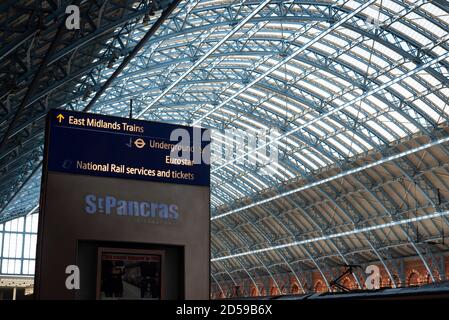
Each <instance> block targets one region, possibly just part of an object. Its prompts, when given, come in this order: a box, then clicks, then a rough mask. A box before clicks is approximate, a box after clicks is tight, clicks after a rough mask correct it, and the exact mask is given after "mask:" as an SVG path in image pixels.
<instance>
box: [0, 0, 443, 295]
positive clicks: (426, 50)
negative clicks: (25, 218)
mask: <svg viewBox="0 0 449 320" xmlns="http://www.w3.org/2000/svg"><path fill="white" fill-rule="evenodd" d="M48 3H51V1H50V2H48ZM89 3H90V2H89ZM9 5H11V6H12V5H13V4H9ZM85 5H86V7H85V8H84V11H83V12H85V16H86V19H87V21H88V22H86V24H88V25H90V26H91V29H89V28H88V27H86V28H87V31H86V32H87V35H83V36H81V35H80V36H76V35H74V34H71V36H72V37H73V39H71V38H66V39H65V40H64V41H65V44H61V48H60V50H56V53H55V54H54V55H53V56H52V59H50V62H51V63H50V64H51V66H50V67H51V68H54V71H48V72H47V73H46V78H45V79H44V80H41V86H40V89H39V90H36V93H35V94H34V96H33V97H32V98H30V99H29V102H28V103H27V105H25V106H23V108H22V109H21V110H18V108H19V107H18V106H20V103H21V98H23V94H21V91H20V88H24V87H21V83H18V84H11V85H10V87H11V89H9V88H10V87H9V85H8V86H2V90H3V87H5V88H6V89H7V90H6V92H3V91H2V92H1V94H0V137H2V139H3V140H4V142H3V144H2V147H1V149H0V174H1V175H2V179H1V181H0V201H1V202H0V219H1V220H7V219H11V218H13V217H16V216H20V215H25V214H28V213H30V212H32V211H33V210H36V209H37V207H36V205H37V198H38V188H39V183H40V182H39V177H40V161H41V154H42V140H43V121H42V119H43V117H44V115H45V113H46V111H47V110H48V109H50V108H67V109H72V110H83V109H84V108H85V107H86V105H87V103H88V102H89V99H90V98H91V97H92V96H93V95H94V94H95V92H96V91H98V90H99V89H100V88H101V85H102V84H103V83H104V82H105V81H106V80H107V79H108V78H109V77H110V75H111V74H112V73H113V71H114V68H116V67H117V66H118V65H119V63H120V62H121V61H122V59H123V57H124V56H126V54H127V53H128V52H130V50H132V48H133V47H134V46H135V45H136V43H137V42H138V41H139V39H141V38H142V37H143V35H144V34H145V32H146V30H148V28H149V26H147V27H144V26H143V25H142V24H141V23H140V20H139V19H140V18H141V17H142V16H143V15H144V14H145V13H146V12H148V2H146V1H105V2H104V3H102V1H97V2H96V5H98V6H97V7H94V5H93V4H92V5H91V7H90V6H88V5H87V4H85ZM2 6H3V7H2V8H1V9H2V10H1V11H2V12H5V8H7V6H8V4H5V5H2ZM160 6H161V7H162V6H163V5H162V4H161V5H160ZM99 10H100V11H101V12H102V14H101V15H100V14H99ZM47 11H48V10H47ZM47 11H46V10H43V12H44V13H47ZM59 11H60V10H59ZM59 11H58V10H56V11H54V10H53V11H52V13H51V14H50V13H48V16H47V15H45V14H44V15H43V17H44V21H46V20H45V19H47V20H50V19H54V18H55V16H54V15H55V14H57V12H59ZM100 16H103V17H104V19H100V18H98V17H100ZM106 17H108V18H106ZM14 19H15V17H13V16H6V17H4V18H2V19H0V25H1V24H2V23H3V24H5V25H6V24H8V25H13V24H11V22H10V21H14ZM90 20H92V22H93V23H91V21H90ZM41 21H42V20H41ZM95 21H96V23H95ZM44 25H45V23H44ZM50 29H51V28H48V29H45V30H46V32H47V33H51V32H55V31H50ZM3 30H4V29H0V31H1V32H3V33H5V34H7V33H8V32H9V33H13V32H14V30H8V31H3ZM5 30H6V29H5ZM448 31H449V4H448V2H447V1H445V0H435V1H408V0H401V1H399V0H378V1H375V0H371V1H345V0H342V1H293V0H291V1H288V0H287V1H275V0H272V1H268V0H267V1H252V0H247V1H243V0H239V1H232V0H227V1H225V0H223V1H218V0H217V1H213V0H212V1H198V0H196V1H195V0H192V1H183V2H181V3H180V5H179V6H178V7H177V9H176V10H175V11H174V12H173V13H172V14H171V16H170V18H169V19H167V20H166V21H165V22H164V23H163V24H162V26H161V27H160V28H159V29H158V31H157V32H156V34H155V35H154V36H153V37H151V38H150V40H149V41H148V42H147V43H146V44H145V47H144V49H143V50H141V51H140V53H139V54H138V55H137V56H136V57H135V58H134V59H133V60H132V61H131V62H130V63H129V64H128V65H127V66H126V67H125V69H124V71H123V72H122V73H121V74H120V75H119V76H118V77H117V78H116V79H115V81H114V83H113V84H112V85H111V86H109V87H108V88H107V89H106V91H105V92H104V94H103V95H102V96H101V97H100V98H99V100H98V101H97V102H96V103H95V104H94V106H93V108H92V109H91V111H92V112H97V113H105V114H112V115H119V116H120V115H122V116H124V115H127V113H128V105H129V100H130V99H133V101H134V108H135V110H136V111H135V113H136V114H138V117H139V118H142V119H151V120H156V121H164V122H173V123H182V124H195V125H202V126H204V127H209V128H213V129H214V131H213V140H214V143H213V151H214V154H219V153H220V152H221V149H219V148H220V147H219V146H221V144H220V143H216V142H220V141H222V140H223V139H224V138H223V130H226V129H244V130H256V131H257V130H259V131H260V130H267V131H277V132H279V133H280V135H279V136H278V138H277V139H276V141H275V142H271V143H267V144H271V145H274V144H275V143H276V144H277V146H278V148H279V161H278V163H267V164H260V165H257V166H251V165H248V164H246V162H243V161H239V160H242V159H247V158H248V157H250V156H253V155H254V154H252V152H251V151H246V150H244V151H243V152H242V151H241V150H240V151H239V152H237V151H236V156H235V157H234V158H232V159H224V160H223V159H221V158H220V157H217V158H216V160H215V162H214V163H213V165H212V178H211V183H212V197H211V201H212V209H211V210H212V217H213V218H212V279H213V280H214V282H215V283H214V286H216V287H215V288H216V291H223V292H224V291H226V290H227V289H226V288H227V287H229V285H237V284H241V283H245V284H247V285H248V287H250V286H255V287H256V288H260V287H261V283H263V282H264V281H265V282H266V281H271V282H272V283H274V285H275V286H276V287H277V288H278V289H279V290H280V289H281V287H283V281H284V280H282V277H283V276H285V275H288V276H291V277H295V278H296V280H297V282H298V283H299V284H300V286H301V287H302V288H301V289H302V290H303V291H307V290H309V287H308V286H310V281H311V280H310V271H311V270H318V271H319V272H320V274H321V275H322V278H323V279H324V280H325V283H326V285H327V286H329V280H330V279H331V278H332V277H333V275H335V269H334V268H335V267H338V266H339V265H341V264H348V263H357V264H362V265H365V264H369V263H372V262H376V263H380V264H381V265H383V267H384V268H385V270H386V272H387V274H388V277H389V278H390V280H391V282H392V284H393V285H395V284H397V280H396V279H395V277H394V275H395V274H398V273H399V271H398V268H400V267H399V266H398V265H397V264H396V263H395V261H396V259H400V258H403V257H417V258H418V259H420V261H422V264H423V265H424V267H425V268H426V269H427V271H428V273H429V276H430V278H431V280H432V281H436V280H437V279H436V277H435V276H434V269H438V268H440V267H439V266H440V263H439V262H438V261H440V260H439V257H440V256H441V255H442V254H445V252H446V250H447V246H445V245H444V244H439V243H437V244H435V243H434V244H432V245H430V244H429V241H433V242H435V241H438V240H439V239H441V237H442V236H444V235H445V234H446V233H447V232H448V231H449V227H448V226H449V217H448V211H447V210H449V206H448V201H449V179H448V175H449V171H448V163H449V161H448V160H449V146H448V143H447V142H448V140H449V139H448V136H449V134H448V133H449V131H448V129H447V126H448V117H449V105H448V97H449V43H448V40H449V32H448ZM29 32H30V35H29V36H28V37H26V38H25V37H24V36H23V35H22V37H15V38H14V39H13V41H11V43H10V44H8V45H7V46H3V44H2V47H1V48H0V68H3V69H2V70H1V71H0V72H1V73H0V76H1V77H2V83H6V82H4V81H3V79H7V77H8V75H10V74H13V75H17V74H20V77H19V76H14V77H12V78H13V79H19V80H17V82H20V81H21V80H20V79H24V80H23V81H25V83H26V81H27V79H29V78H30V77H31V75H32V74H33V73H36V68H37V66H38V65H39V63H40V61H42V59H43V58H42V57H41V56H42V55H41V54H40V51H39V50H38V48H39V46H42V47H45V46H48V41H47V42H46V41H44V40H45V39H46V40H49V39H51V36H50V35H49V36H48V38H45V39H40V38H39V37H37V36H34V37H33V35H32V32H31V30H30V31H29ZM25 34H26V33H24V35H25ZM95 35H102V36H103V37H102V39H103V40H102V41H99V40H98V39H97V38H96V37H95ZM36 37H37V38H36ZM40 37H43V36H42V35H41V36H40ZM66 37H67V36H66ZM6 38H7V37H6V36H3V37H2V43H6V41H5V40H3V39H6ZM91 38H92V40H91V41H90V40H89V39H91ZM33 39H34V40H33ZM94 39H95V40H94ZM64 41H63V42H64ZM93 44H95V45H93ZM43 51H44V50H43ZM14 52H16V53H18V54H12V53H14ZM30 52H31V54H30ZM30 56H31V58H30ZM11 61H14V62H11ZM27 61H31V63H29V64H28V65H27ZM108 64H109V68H108V67H107V66H106V65H108ZM12 66H15V67H16V69H17V70H10V69H11V68H13V67H12ZM8 68H9V69H8ZM67 68H69V71H67ZM51 70H53V69H51ZM21 71H22V72H21ZM27 74H29V75H27ZM5 81H6V80H5ZM10 81H11V80H10ZM8 83H9V82H8ZM11 90H12V92H11ZM18 111H19V113H20V114H19V116H15V115H16V114H17V112H18ZM15 118H17V119H16V120H14V121H13V119H15ZM8 128H9V129H8ZM5 134H7V136H5ZM266 146H267V145H263V146H262V147H266ZM440 274H441V273H440ZM443 277H444V276H443ZM355 278H356V282H357V283H360V281H361V280H360V277H359V276H357V275H356V276H355Z"/></svg>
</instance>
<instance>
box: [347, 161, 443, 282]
mask: <svg viewBox="0 0 449 320" xmlns="http://www.w3.org/2000/svg"><path fill="white" fill-rule="evenodd" d="M383 168H384V170H386V169H385V167H383ZM352 178H353V179H354V180H355V181H357V182H358V183H359V184H360V185H361V186H362V187H363V188H365V190H366V192H368V193H370V194H371V196H372V197H373V198H374V199H375V200H376V201H377V202H378V203H379V205H380V206H382V208H384V209H386V208H385V207H384V205H383V204H382V202H381V201H380V199H378V198H377V196H376V195H375V194H374V193H372V192H371V191H370V190H369V189H368V188H367V187H366V186H365V185H364V184H363V183H361V182H360V181H359V180H358V179H357V177H356V176H352ZM386 197H387V199H389V201H390V204H391V205H393V206H395V207H396V203H395V202H394V201H393V200H392V199H391V197H390V196H389V195H386ZM386 212H387V213H388V214H389V215H390V217H391V218H392V219H394V217H393V216H392V215H391V213H390V212H389V211H388V210H387V211H386ZM400 229H401V231H402V232H403V234H404V236H405V237H406V238H407V240H408V241H409V242H410V245H411V246H412V247H413V249H414V250H415V251H416V253H417V254H418V256H419V258H420V260H421V261H422V263H423V265H424V267H425V268H426V270H427V272H428V273H429V274H431V273H432V271H431V269H430V268H429V265H428V263H427V261H426V259H425V258H424V257H423V255H422V253H421V251H420V250H419V249H418V247H417V246H416V243H415V242H414V241H413V239H411V238H410V236H409V235H408V233H407V231H406V230H405V229H404V228H403V226H402V225H401V226H400ZM431 279H432V282H435V278H434V277H433V275H432V276H431Z"/></svg>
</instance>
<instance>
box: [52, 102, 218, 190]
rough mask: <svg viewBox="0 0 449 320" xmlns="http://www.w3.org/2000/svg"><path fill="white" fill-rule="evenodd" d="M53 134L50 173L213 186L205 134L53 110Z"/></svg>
mask: <svg viewBox="0 0 449 320" xmlns="http://www.w3.org/2000/svg"><path fill="white" fill-rule="evenodd" d="M48 130H49V131H48V135H47V167H48V170H49V171H56V172H66V173H74V174H81V175H92V176H105V177H116V178H125V179H138V180H149V181H158V182H166V183H177V184H190V185H203V186H209V184H210V165H209V157H210V154H209V143H210V135H209V134H208V132H206V130H205V129H200V128H193V127H186V126H179V125H172V124H166V123H158V122H150V121H142V120H133V119H127V118H119V117H111V116H105V115H98V114H92V113H81V112H73V111H67V110H57V109H54V110H51V111H50V112H49V113H48ZM171 138H172V139H171Z"/></svg>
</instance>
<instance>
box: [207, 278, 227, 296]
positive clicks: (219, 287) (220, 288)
mask: <svg viewBox="0 0 449 320" xmlns="http://www.w3.org/2000/svg"><path fill="white" fill-rule="evenodd" d="M210 276H211V278H212V279H213V280H214V281H215V283H216V284H217V286H218V289H219V290H220V292H221V294H222V295H223V297H225V296H226V294H225V293H224V291H223V288H222V287H221V285H220V282H218V281H217V279H216V278H215V276H214V275H213V274H212V273H211V275H210Z"/></svg>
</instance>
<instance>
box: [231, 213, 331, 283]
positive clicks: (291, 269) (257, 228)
mask: <svg viewBox="0 0 449 320" xmlns="http://www.w3.org/2000/svg"><path fill="white" fill-rule="evenodd" d="M263 207H264V211H266V212H268V213H269V212H270V209H269V208H265V207H266V205H263ZM240 217H243V218H244V220H246V222H247V223H248V224H249V225H251V226H252V228H253V229H254V230H256V231H257V232H258V234H260V235H262V236H263V237H264V238H265V241H267V242H268V243H270V241H271V239H270V238H269V237H268V236H266V235H265V231H264V230H262V229H260V228H259V227H258V226H257V225H256V224H254V223H253V222H252V221H251V219H249V218H248V217H247V216H246V215H242V216H240ZM270 217H272V218H274V219H276V221H277V223H278V224H279V225H280V226H281V227H282V228H283V229H284V230H286V231H287V232H289V233H290V234H291V236H293V237H294V236H295V235H294V233H293V232H292V231H291V230H290V228H289V227H288V226H287V225H285V224H284V223H283V222H282V221H281V220H279V219H277V217H276V215H270ZM224 223H225V224H227V222H224ZM230 229H231V230H232V228H230ZM234 235H236V236H238V237H239V238H240V239H241V238H242V237H240V235H239V234H238V233H234ZM242 242H243V243H245V242H246V241H245V240H242ZM246 247H247V248H248V249H250V246H249V245H246ZM302 248H303V250H304V251H305V252H306V253H307V255H308V256H309V257H310V259H311V261H312V262H313V264H315V266H316V267H317V268H318V269H319V271H320V273H321V275H322V276H323V279H324V281H325V283H326V284H327V286H328V289H329V291H330V290H331V288H330V286H329V283H328V280H327V279H326V276H325V274H324V272H323V270H321V268H320V266H319V264H318V262H317V261H316V260H315V258H313V256H312V254H311V253H310V252H309V250H308V249H307V248H306V246H302ZM277 254H278V255H279V256H280V257H281V258H282V259H283V261H284V263H285V264H286V265H287V267H288V268H289V269H290V271H291V272H292V274H293V275H294V276H295V278H296V280H297V281H298V283H299V284H300V285H301V287H302V289H303V291H304V287H303V285H302V284H301V281H300V279H299V277H298V276H297V275H296V273H295V271H294V269H293V268H292V266H291V265H290V263H289V262H288V261H287V260H286V258H285V256H284V255H283V254H282V253H281V252H277ZM258 260H259V261H261V260H260V259H258ZM261 262H262V261H261ZM262 263H263V262H262ZM264 266H265V265H264ZM267 271H268V270H267ZM270 276H272V274H271V273H270ZM273 280H274V278H273ZM277 288H278V290H280V288H279V286H278V285H277Z"/></svg>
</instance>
